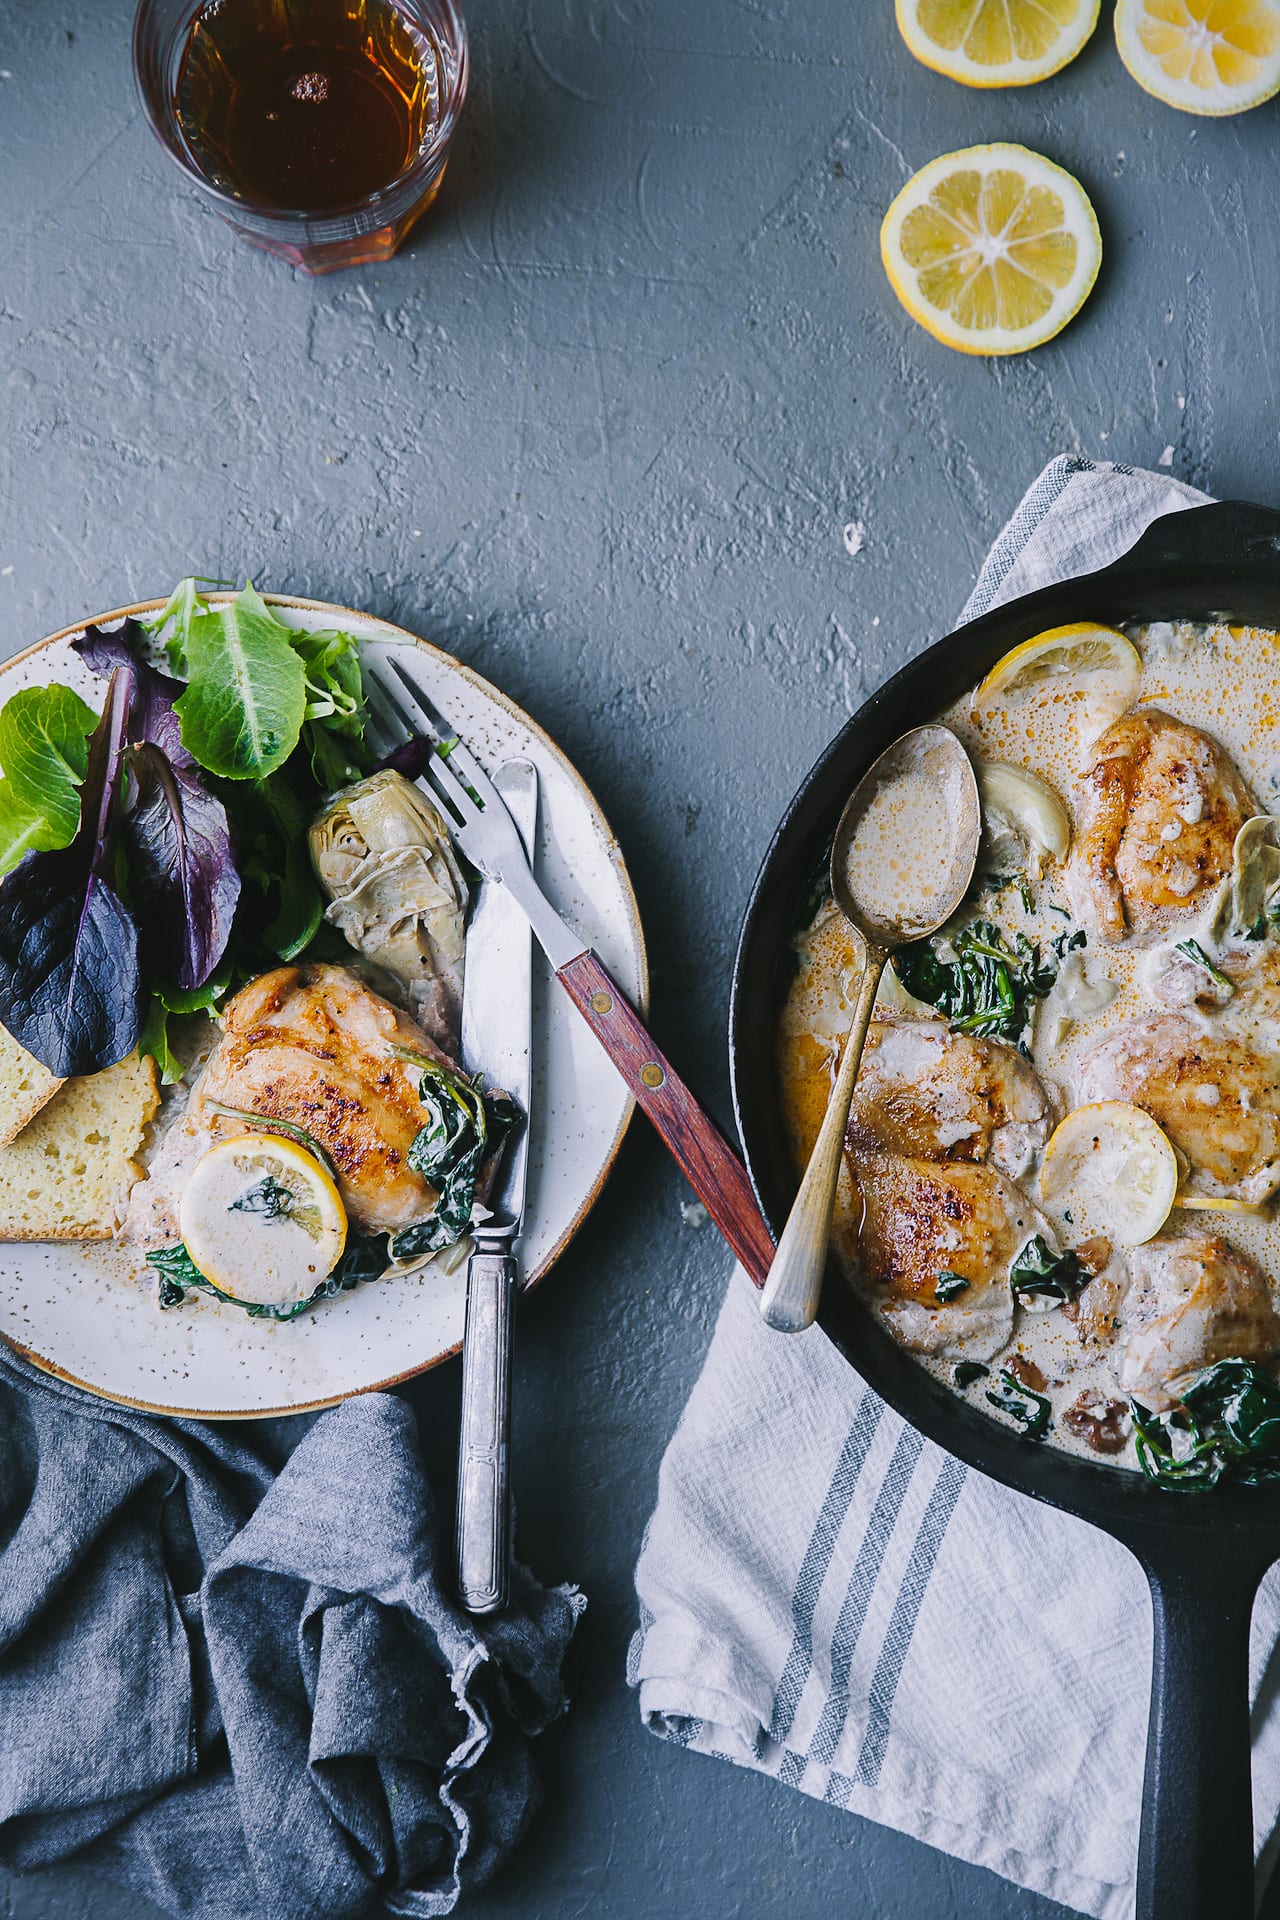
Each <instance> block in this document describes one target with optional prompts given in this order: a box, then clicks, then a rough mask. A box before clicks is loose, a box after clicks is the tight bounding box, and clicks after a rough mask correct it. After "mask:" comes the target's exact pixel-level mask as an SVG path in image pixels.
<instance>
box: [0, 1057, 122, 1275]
mask: <svg viewBox="0 0 1280 1920" xmlns="http://www.w3.org/2000/svg"><path fill="white" fill-rule="evenodd" d="M159 1104H160V1090H159V1087H158V1086H157V1084H156V1065H155V1061H154V1060H152V1059H150V1058H149V1057H148V1058H147V1059H145V1060H140V1059H139V1058H138V1056H137V1054H136V1053H135V1054H130V1056H129V1058H128V1059H127V1060H122V1061H121V1062H120V1063H119V1065H118V1066H115V1067H108V1068H107V1070H106V1072H105V1073H91V1074H88V1075H86V1076H85V1077H84V1078H83V1079H75V1080H64V1081H63V1082H62V1084H61V1085H60V1086H59V1087H58V1089H57V1091H56V1092H55V1093H54V1095H53V1097H52V1098H51V1099H50V1100H49V1102H48V1104H47V1105H46V1106H44V1107H42V1108H41V1110H40V1112H39V1113H37V1114H36V1116H35V1118H34V1120H32V1121H31V1122H30V1123H29V1124H28V1125H27V1126H25V1127H24V1128H23V1130H22V1132H21V1133H20V1134H19V1135H18V1137H17V1139H16V1140H11V1141H10V1142H9V1144H8V1145H7V1146H4V1147H0V1240H109V1239H110V1238H111V1235H112V1234H113V1233H114V1232H115V1228H116V1223H117V1221H118V1219H119V1218H120V1216H121V1214H122V1213H123V1211H124V1207H125V1203H126V1201H127V1200H128V1197H129V1189H130V1187H131V1186H132V1185H133V1183H134V1181H135V1180H137V1179H138V1178H139V1177H140V1175H141V1173H142V1168H141V1167H140V1166H139V1165H138V1162H137V1158H136V1156H137V1154H138V1153H139V1151H140V1150H141V1147H142V1142H143V1136H144V1134H145V1133H146V1129H147V1123H148V1121H149V1120H150V1119H151V1118H152V1116H153V1115H154V1113H155V1111H156V1108H157V1107H158V1106H159Z"/></svg>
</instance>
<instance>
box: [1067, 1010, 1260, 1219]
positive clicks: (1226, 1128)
mask: <svg viewBox="0 0 1280 1920" xmlns="http://www.w3.org/2000/svg"><path fill="white" fill-rule="evenodd" d="M1075 1077H1076V1086H1077V1089H1078V1092H1079V1095H1080V1098H1081V1100H1128V1101H1131V1102H1132V1103H1133V1105H1134V1106H1138V1107H1142V1108H1144V1109H1145V1110H1146V1112H1148V1113H1149V1114H1150V1115H1151V1117H1152V1119H1153V1120H1155V1121H1157V1122H1158V1123H1159V1125H1160V1126H1162V1127H1163V1128H1164V1130H1165V1132H1166V1133H1167V1134H1168V1136H1169V1138H1170V1139H1171V1140H1172V1142H1173V1144H1174V1146H1175V1147H1177V1149H1178V1151H1179V1152H1180V1153H1181V1154H1183V1156H1184V1157H1185V1158H1186V1160H1187V1161H1188V1162H1189V1164H1190V1166H1191V1169H1192V1177H1193V1184H1194V1185H1195V1186H1197V1187H1198V1188H1200V1190H1201V1191H1203V1192H1205V1193H1207V1194H1210V1195H1212V1196H1215V1197H1218V1198H1228V1197H1229V1198H1234V1199H1239V1200H1251V1201H1257V1200H1265V1199H1266V1198H1267V1197H1268V1195H1269V1194H1271V1193H1274V1192H1275V1190H1276V1188H1277V1186H1280V1068H1278V1066H1277V1061H1276V1057H1275V1055H1274V1054H1272V1053H1264V1052H1261V1051H1255V1050H1251V1049H1249V1048H1247V1047H1242V1046H1241V1044H1240V1042H1239V1040H1238V1038H1237V1037H1236V1036H1235V1035H1234V1034H1233V1033H1231V1032H1230V1030H1225V1031H1221V1032H1218V1031H1214V1032H1209V1031H1206V1023H1205V1022H1204V1021H1203V1020H1201V1019H1197V1018H1196V1017H1195V1016H1194V1015H1189V1014H1181V1013H1158V1014H1152V1015H1151V1016H1150V1017H1149V1018H1147V1019H1145V1020H1130V1021H1127V1022H1126V1023H1125V1024H1124V1025H1123V1026H1121V1027H1119V1028H1117V1030H1116V1031H1115V1032H1114V1033H1110V1034H1108V1035H1107V1036H1106V1037H1105V1038H1104V1039H1102V1040H1099V1041H1098V1042H1097V1043H1096V1044H1095V1045H1094V1046H1092V1047H1089V1048H1087V1049H1086V1050H1085V1051H1084V1052H1083V1053H1082V1054H1081V1055H1080V1057H1079V1059H1078V1060H1077V1061H1076V1066H1075Z"/></svg>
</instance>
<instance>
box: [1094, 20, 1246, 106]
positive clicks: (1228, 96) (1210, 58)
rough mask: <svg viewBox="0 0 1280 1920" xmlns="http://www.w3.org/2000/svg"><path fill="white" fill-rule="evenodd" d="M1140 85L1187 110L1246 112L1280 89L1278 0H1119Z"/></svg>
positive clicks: (1121, 31) (1124, 37)
mask: <svg viewBox="0 0 1280 1920" xmlns="http://www.w3.org/2000/svg"><path fill="white" fill-rule="evenodd" d="M1116 45H1117V46H1118V47H1119V49H1120V58H1121V59H1122V60H1123V61H1124V64H1125V66H1126V67H1128V69H1129V72H1130V73H1131V74H1132V75H1133V77H1134V79H1135V80H1136V81H1137V83H1138V85H1139V86H1140V87H1142V88H1144V89H1145V90H1146V92H1147V93H1151V94H1154V95H1155V97H1156V99H1157V100H1163V101H1164V103H1165V105H1166V106H1168V107H1178V108H1179V109H1180V110H1181V111H1182V112H1183V113H1202V114H1224V113H1244V112H1245V111H1246V109H1247V108H1249V107H1260V106H1261V105H1262V103H1263V101H1264V100H1270V99H1271V98H1272V96H1273V95H1274V94H1276V93H1280V0H1116Z"/></svg>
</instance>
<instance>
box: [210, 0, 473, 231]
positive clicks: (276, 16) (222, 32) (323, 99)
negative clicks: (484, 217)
mask: <svg viewBox="0 0 1280 1920" xmlns="http://www.w3.org/2000/svg"><path fill="white" fill-rule="evenodd" d="M439 64H440V63H439V58H438V54H437V50H436V48H435V46H434V45H433V44H432V41H431V38H430V36H429V34H428V33H426V32H424V31H422V30H421V29H420V28H418V27H416V26H414V25H412V24H411V23H410V21H409V20H408V19H407V18H406V17H405V15H404V14H403V13H401V12H400V10H399V8H397V7H395V6H392V5H390V4H389V3H388V0H210V4H208V5H206V6H204V7H202V8H201V9H200V12H199V13H198V14H197V15H196V18H195V21H194V23H193V25H192V29H191V34H190V37H189V39H188V41H187V45H186V49H185V51H184V54H183V58H182V65H181V68H180V71H179V75H178V88H177V101H176V106H177V111H178V117H179V120H180V121H181V124H182V128H183V131H184V133H185V134H186V137H187V140H188V142H189V144H190V147H191V151H192V154H193V156H194V157H195V158H196V159H197V160H198V161H199V162H200V164H201V165H202V166H203V167H204V168H205V169H206V170H207V172H208V173H209V176H210V178H211V179H212V180H213V182H214V183H215V184H216V185H219V186H222V187H224V188H228V189H230V191H232V192H233V193H236V194H241V195H243V196H244V197H245V198H246V199H247V200H250V201H252V202H254V203H255V204H256V205H258V206H263V207H274V208H279V209H290V210H294V211H298V212H304V213H331V212H334V211H335V210H337V209H338V208H340V207H348V206H352V205H354V204H355V203H357V202H358V201H361V200H364V199H367V198H368V197H369V195H370V194H374V193H377V192H379V191H380V190H381V189H382V188H384V187H387V186H389V185H390V184H391V183H392V181H394V180H395V179H397V178H398V177H399V175H400V174H402V173H403V172H404V170H405V169H406V167H408V166H409V165H410V164H411V162H412V161H413V159H414V157H415V156H416V155H417V154H418V153H419V152H420V150H421V148H422V146H423V143H424V141H426V140H427V139H428V138H429V137H430V134H431V130H432V128H433V126H434V124H435V121H436V119H437V117H438V115H439V101H440V88H439V78H438V75H439Z"/></svg>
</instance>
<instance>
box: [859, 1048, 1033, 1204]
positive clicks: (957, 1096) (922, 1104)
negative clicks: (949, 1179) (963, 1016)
mask: <svg viewBox="0 0 1280 1920" xmlns="http://www.w3.org/2000/svg"><path fill="white" fill-rule="evenodd" d="M1049 1124H1050V1114H1049V1102H1048V1099H1047V1097H1046V1095H1045V1091H1044V1088H1043V1087H1042V1086H1041V1084H1040V1080H1039V1077H1038V1075H1037V1073H1036V1070H1035V1068H1034V1067H1033V1066H1032V1065H1031V1063H1030V1062H1029V1061H1028V1060H1024V1059H1023V1057H1022V1055H1021V1054H1020V1053H1017V1052H1015V1051H1014V1049H1013V1048H1012V1047H1007V1046H1005V1045H1004V1044H1003V1043H1002V1042H1001V1041H999V1040H979V1039H975V1038H974V1037H973V1036H972V1035H970V1034H965V1033H951V1032H950V1031H949V1030H948V1029H947V1027H946V1026H945V1025H944V1024H943V1023H942V1022H941V1021H940V1020H905V1021H901V1022H897V1021H895V1022H889V1021H886V1020H873V1021H872V1023H871V1026H870V1028H869V1030H868V1032H867V1044H866V1049H865V1051H864V1053H863V1056H862V1065H861V1067H860V1068H859V1070H858V1084H857V1087H856V1089H855V1091H854V1097H853V1106H852V1109H851V1110H850V1114H849V1129H848V1133H847V1134H846V1142H847V1144H848V1147H849V1149H850V1151H851V1152H858V1151H866V1150H867V1149H875V1148H883V1149H884V1150H886V1151H887V1152H890V1153H899V1154H909V1155H910V1154H917V1155H919V1156H920V1157H921V1158H923V1159H927V1160H990V1161H991V1162H992V1163H993V1164H994V1165H995V1166H997V1167H999V1168H1000V1169H1001V1171H1002V1172H1004V1173H1008V1174H1012V1175H1013V1176H1015V1177H1016V1176H1018V1175H1019V1174H1021V1173H1024V1172H1025V1171H1026V1169H1027V1166H1028V1165H1029V1164H1030V1161H1031V1158H1032V1155H1033V1153H1034V1152H1035V1150H1036V1149H1037V1148H1039V1147H1043V1145H1044V1143H1045V1141H1046V1139H1047V1138H1048V1133H1049Z"/></svg>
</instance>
